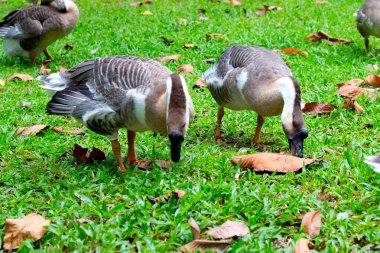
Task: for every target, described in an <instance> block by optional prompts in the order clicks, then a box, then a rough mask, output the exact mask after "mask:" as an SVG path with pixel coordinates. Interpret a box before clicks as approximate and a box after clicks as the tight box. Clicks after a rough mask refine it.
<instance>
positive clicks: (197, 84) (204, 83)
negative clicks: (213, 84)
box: [193, 78, 207, 89]
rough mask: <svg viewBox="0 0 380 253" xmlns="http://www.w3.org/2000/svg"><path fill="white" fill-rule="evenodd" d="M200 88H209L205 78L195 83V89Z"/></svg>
mask: <svg viewBox="0 0 380 253" xmlns="http://www.w3.org/2000/svg"><path fill="white" fill-rule="evenodd" d="M200 87H207V85H206V80H205V79H203V78H199V79H198V80H197V81H195V83H194V85H193V89H194V88H200Z"/></svg>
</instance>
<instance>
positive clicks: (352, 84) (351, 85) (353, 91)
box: [336, 79, 377, 99]
mask: <svg viewBox="0 0 380 253" xmlns="http://www.w3.org/2000/svg"><path fill="white" fill-rule="evenodd" d="M362 82H363V80H361V79H353V80H350V81H347V82H346V83H339V84H337V85H338V87H339V89H338V91H337V92H336V94H338V95H341V96H344V97H349V98H352V99H355V98H357V97H358V96H359V95H361V94H367V95H368V96H369V97H371V98H376V97H377V94H376V90H374V89H366V88H362V87H358V86H357V85H358V84H360V83H362Z"/></svg>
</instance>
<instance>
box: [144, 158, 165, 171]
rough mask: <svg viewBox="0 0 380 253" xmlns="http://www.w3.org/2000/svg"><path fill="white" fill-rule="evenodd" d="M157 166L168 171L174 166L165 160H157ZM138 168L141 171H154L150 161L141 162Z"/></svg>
mask: <svg viewBox="0 0 380 253" xmlns="http://www.w3.org/2000/svg"><path fill="white" fill-rule="evenodd" d="M154 163H155V164H157V165H158V166H160V167H161V168H162V169H167V168H170V167H171V166H172V162H171V161H165V160H155V161H154ZM137 166H138V168H139V169H141V170H152V169H153V163H152V162H151V161H149V160H139V161H138V163H137Z"/></svg>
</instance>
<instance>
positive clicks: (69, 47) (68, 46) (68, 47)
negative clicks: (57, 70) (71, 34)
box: [63, 44, 74, 50]
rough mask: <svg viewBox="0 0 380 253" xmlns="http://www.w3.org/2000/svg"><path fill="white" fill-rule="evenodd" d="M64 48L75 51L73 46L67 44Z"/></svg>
mask: <svg viewBox="0 0 380 253" xmlns="http://www.w3.org/2000/svg"><path fill="white" fill-rule="evenodd" d="M63 48H64V49H66V50H73V49H74V46H73V45H69V44H65V45H64V46H63Z"/></svg>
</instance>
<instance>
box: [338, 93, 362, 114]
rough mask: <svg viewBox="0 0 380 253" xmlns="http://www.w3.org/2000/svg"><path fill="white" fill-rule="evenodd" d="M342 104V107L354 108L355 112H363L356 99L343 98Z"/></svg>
mask: <svg viewBox="0 0 380 253" xmlns="http://www.w3.org/2000/svg"><path fill="white" fill-rule="evenodd" d="M343 102H344V104H343V108H345V109H352V110H355V112H356V113H357V114H359V115H360V114H362V113H363V112H364V109H363V107H361V106H360V105H359V103H358V102H356V100H355V99H353V98H349V97H348V98H345V99H344V101H343Z"/></svg>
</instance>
